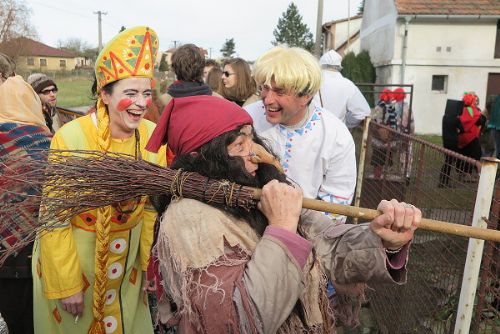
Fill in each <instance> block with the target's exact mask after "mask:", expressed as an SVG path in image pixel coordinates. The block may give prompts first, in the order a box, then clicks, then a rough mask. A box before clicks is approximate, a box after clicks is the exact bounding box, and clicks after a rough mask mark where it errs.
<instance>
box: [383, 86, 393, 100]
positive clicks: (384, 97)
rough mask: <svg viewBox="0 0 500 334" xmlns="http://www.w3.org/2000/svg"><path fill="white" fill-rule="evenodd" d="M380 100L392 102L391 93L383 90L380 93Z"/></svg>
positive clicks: (386, 89)
mask: <svg viewBox="0 0 500 334" xmlns="http://www.w3.org/2000/svg"><path fill="white" fill-rule="evenodd" d="M380 100H381V101H385V102H389V101H390V100H392V91H391V90H390V89H388V88H385V89H383V90H382V92H380Z"/></svg>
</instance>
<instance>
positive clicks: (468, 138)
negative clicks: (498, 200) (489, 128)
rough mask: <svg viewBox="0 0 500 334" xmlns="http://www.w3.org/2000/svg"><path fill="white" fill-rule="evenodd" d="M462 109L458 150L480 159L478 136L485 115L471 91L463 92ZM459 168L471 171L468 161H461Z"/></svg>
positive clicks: (471, 167) (467, 171) (466, 171)
mask: <svg viewBox="0 0 500 334" xmlns="http://www.w3.org/2000/svg"><path fill="white" fill-rule="evenodd" d="M462 101H464V109H463V111H462V114H461V115H460V123H462V126H463V128H464V131H463V132H462V133H460V134H459V135H458V152H459V153H460V154H462V155H465V156H467V157H470V158H473V159H475V160H479V159H481V143H480V141H479V136H480V133H481V126H483V125H484V123H485V117H484V116H483V115H482V114H481V111H480V110H479V108H478V107H477V103H478V98H477V95H476V94H475V93H473V92H470V93H465V94H464V96H463V97H462ZM459 167H462V168H459V170H462V171H463V172H465V173H468V174H470V173H472V170H473V166H472V165H471V164H469V163H463V165H462V166H459Z"/></svg>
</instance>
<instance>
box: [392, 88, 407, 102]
mask: <svg viewBox="0 0 500 334" xmlns="http://www.w3.org/2000/svg"><path fill="white" fill-rule="evenodd" d="M392 98H393V99H394V100H396V101H397V102H401V101H404V99H405V98H406V92H405V90H404V89H403V88H401V87H398V88H396V89H395V90H394V91H393V92H392Z"/></svg>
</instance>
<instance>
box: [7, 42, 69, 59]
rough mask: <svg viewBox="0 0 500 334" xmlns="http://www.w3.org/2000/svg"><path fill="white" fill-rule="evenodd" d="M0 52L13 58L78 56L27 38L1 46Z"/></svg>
mask: <svg viewBox="0 0 500 334" xmlns="http://www.w3.org/2000/svg"><path fill="white" fill-rule="evenodd" d="M0 51H1V52H3V53H5V54H7V55H9V56H11V57H17V56H42V57H60V58H75V57H76V54H75V53H74V52H71V51H66V50H61V49H56V48H53V47H51V46H48V45H46V44H43V43H40V42H37V41H34V40H32V39H29V38H26V37H19V38H15V39H12V40H10V41H8V42H4V43H1V44H0Z"/></svg>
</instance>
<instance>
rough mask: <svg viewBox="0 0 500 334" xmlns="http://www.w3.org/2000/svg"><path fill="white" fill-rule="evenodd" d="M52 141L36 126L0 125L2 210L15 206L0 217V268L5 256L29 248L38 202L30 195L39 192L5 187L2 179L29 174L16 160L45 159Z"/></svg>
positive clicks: (18, 186)
mask: <svg viewBox="0 0 500 334" xmlns="http://www.w3.org/2000/svg"><path fill="white" fill-rule="evenodd" d="M51 137H52V135H51V134H50V133H48V132H47V130H46V129H43V128H41V127H39V126H34V125H26V124H18V123H2V124H0V203H1V205H2V206H3V205H9V206H16V205H17V206H18V209H17V210H16V211H14V213H13V214H9V215H8V216H7V215H5V217H4V216H2V214H1V213H0V222H1V224H0V266H1V264H2V263H3V261H4V260H5V258H6V256H8V255H9V254H11V253H13V252H14V251H17V250H19V249H20V248H22V247H24V246H26V245H27V244H29V242H30V241H29V240H28V238H29V236H30V234H31V233H33V230H34V226H35V225H36V219H37V217H38V207H39V201H37V200H36V199H34V198H33V197H30V196H29V195H35V194H39V193H40V189H38V188H35V187H31V186H29V185H25V184H17V185H12V184H10V183H11V182H9V186H8V187H6V186H5V185H6V183H7V180H6V177H5V176H7V175H16V174H18V173H20V172H22V171H27V170H29V168H30V166H29V165H26V164H21V162H19V159H18V157H21V156H26V155H28V156H29V157H30V158H31V159H37V160H39V159H44V157H45V156H46V150H47V149H48V148H49V146H50V140H51ZM23 160H24V159H23ZM6 188H8V189H6ZM21 203H22V205H19V204H21ZM0 212H1V211H0ZM6 265H8V263H7V264H6Z"/></svg>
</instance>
